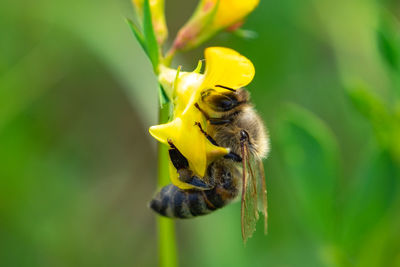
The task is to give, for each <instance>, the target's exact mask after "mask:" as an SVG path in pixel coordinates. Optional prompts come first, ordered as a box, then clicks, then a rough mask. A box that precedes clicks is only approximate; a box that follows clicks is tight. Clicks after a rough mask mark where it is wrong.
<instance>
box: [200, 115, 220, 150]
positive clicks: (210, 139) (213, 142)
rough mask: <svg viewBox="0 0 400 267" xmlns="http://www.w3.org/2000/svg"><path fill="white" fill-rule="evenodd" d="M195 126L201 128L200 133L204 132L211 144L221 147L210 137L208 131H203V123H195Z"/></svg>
mask: <svg viewBox="0 0 400 267" xmlns="http://www.w3.org/2000/svg"><path fill="white" fill-rule="evenodd" d="M194 125H196V126H198V127H199V128H200V132H202V133H203V134H204V135H205V136H206V137H207V139H208V141H210V142H211V144H213V145H214V146H219V145H218V143H217V142H216V141H215V140H214V139H213V138H212V137H211V136H210V135H208V133H207V132H206V131H204V130H203V127H201V123H200V122H197V121H196V122H195V123H194Z"/></svg>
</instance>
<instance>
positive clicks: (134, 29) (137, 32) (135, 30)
mask: <svg viewBox="0 0 400 267" xmlns="http://www.w3.org/2000/svg"><path fill="white" fill-rule="evenodd" d="M125 21H126V23H128V25H129V27H130V28H131V30H132V33H133V35H134V36H135V38H136V40H137V41H138V42H139V44H140V46H141V47H142V49H143V51H144V52H145V53H146V54H147V56H149V53H148V52H147V49H146V41H145V40H144V36H143V34H142V33H141V32H140V30H139V29H138V28H137V27H136V25H135V24H134V23H133V21H131V20H130V19H128V18H126V19H125Z"/></svg>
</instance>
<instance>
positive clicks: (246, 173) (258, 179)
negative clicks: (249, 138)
mask: <svg viewBox="0 0 400 267" xmlns="http://www.w3.org/2000/svg"><path fill="white" fill-rule="evenodd" d="M241 149H242V159H243V160H242V168H243V170H242V210H241V220H242V238H243V241H244V242H246V240H247V239H248V238H249V237H251V236H252V235H253V233H254V231H255V229H256V223H257V221H258V218H259V215H258V212H261V213H262V214H263V215H264V230H265V232H266V231H267V195H266V194H267V191H266V184H265V178H264V168H263V165H262V161H261V159H260V158H259V157H257V156H256V155H252V154H251V153H249V149H248V146H247V144H246V143H244V144H242V148H241Z"/></svg>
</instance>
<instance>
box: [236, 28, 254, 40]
mask: <svg viewBox="0 0 400 267" xmlns="http://www.w3.org/2000/svg"><path fill="white" fill-rule="evenodd" d="M232 33H233V34H234V35H236V36H238V37H240V38H243V39H247V40H250V39H257V38H258V33H257V32H255V31H252V30H245V29H241V28H239V29H236V30H234V31H233V32H232Z"/></svg>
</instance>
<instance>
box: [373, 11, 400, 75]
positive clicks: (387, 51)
mask: <svg viewBox="0 0 400 267" xmlns="http://www.w3.org/2000/svg"><path fill="white" fill-rule="evenodd" d="M398 28H399V25H398V22H397V21H396V20H395V18H393V16H391V14H389V13H384V14H382V16H381V21H380V24H379V27H378V29H377V32H376V35H377V42H378V47H379V51H380V53H381V56H382V58H383V59H384V60H385V62H386V63H387V64H388V65H389V66H390V67H391V68H392V69H393V70H395V71H397V72H400V35H399V32H398Z"/></svg>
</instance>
